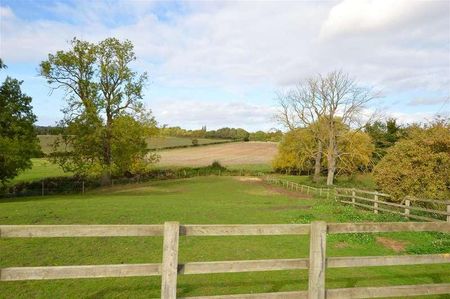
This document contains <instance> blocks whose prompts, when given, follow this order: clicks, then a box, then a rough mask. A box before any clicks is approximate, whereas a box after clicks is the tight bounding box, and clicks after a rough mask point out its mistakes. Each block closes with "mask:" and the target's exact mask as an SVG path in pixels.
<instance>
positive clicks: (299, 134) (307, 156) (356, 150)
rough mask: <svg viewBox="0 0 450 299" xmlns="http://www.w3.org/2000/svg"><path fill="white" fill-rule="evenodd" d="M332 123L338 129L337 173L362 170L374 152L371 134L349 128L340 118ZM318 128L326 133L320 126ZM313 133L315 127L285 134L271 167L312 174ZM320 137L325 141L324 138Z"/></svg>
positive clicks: (314, 139)
mask: <svg viewBox="0 0 450 299" xmlns="http://www.w3.org/2000/svg"><path fill="white" fill-rule="evenodd" d="M313 125H317V124H313ZM335 126H336V128H338V129H339V132H340V133H339V134H340V138H339V144H338V148H339V150H340V152H339V155H338V160H337V165H336V173H337V174H338V175H340V174H353V173H354V172H356V171H361V170H365V169H366V168H367V167H368V166H369V165H370V164H371V156H372V152H373V145H372V142H371V138H370V136H369V135H368V134H366V133H364V132H361V131H354V130H350V129H349V128H348V127H346V126H345V125H344V124H342V122H340V121H339V120H336V123H335ZM321 130H323V131H324V132H325V128H324V127H323V126H321ZM316 133H317V130H315V129H311V128H301V129H295V130H292V131H289V132H288V133H286V134H285V136H284V137H283V140H282V141H281V143H280V145H279V148H278V155H277V156H276V158H275V159H274V161H273V167H274V168H275V169H278V170H280V169H285V170H289V171H294V172H298V173H308V174H309V173H314V171H315V168H316V167H315V165H316V153H317V152H316V150H317V142H318V141H317V134H316ZM320 134H324V133H323V132H322V133H320ZM321 139H322V141H325V142H326V141H327V139H326V138H322V137H321ZM327 162H328V161H327V159H326V157H322V159H321V164H322V165H324V166H326V164H327Z"/></svg>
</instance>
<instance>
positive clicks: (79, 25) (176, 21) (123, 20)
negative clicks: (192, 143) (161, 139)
mask: <svg viewBox="0 0 450 299" xmlns="http://www.w3.org/2000/svg"><path fill="white" fill-rule="evenodd" d="M105 3H106V2H102V1H90V2H88V1H81V2H77V3H76V6H75V7H69V6H68V5H65V4H61V3H60V4H58V5H54V6H49V7H48V8H47V9H49V10H51V11H52V12H53V13H55V14H59V15H60V16H65V15H69V12H71V13H70V15H72V16H73V17H72V19H71V22H64V21H56V20H53V21H50V20H43V19H39V20H35V21H28V20H27V21H26V20H22V19H20V18H18V17H16V16H14V14H13V12H12V11H11V10H10V9H9V8H7V7H3V8H2V9H1V14H2V16H3V15H5V16H6V15H7V16H8V17H2V20H1V47H0V50H1V56H2V58H4V61H5V62H6V63H7V64H11V63H15V62H29V63H33V64H35V65H36V66H37V64H38V63H39V62H40V61H41V60H42V59H45V57H46V55H47V54H48V53H50V52H55V51H56V50H58V49H63V48H66V47H67V43H66V41H67V40H70V39H71V38H72V37H74V36H77V37H80V38H83V39H88V40H91V41H98V40H101V39H103V38H105V37H107V36H116V37H119V38H128V39H130V40H131V41H132V42H133V43H134V45H135V49H136V53H137V55H138V61H137V63H138V65H137V67H138V68H139V69H140V70H146V71H148V72H149V74H150V77H151V80H152V84H153V85H164V86H166V87H167V86H170V87H173V88H174V89H176V88H179V87H182V88H184V87H186V86H189V87H198V88H202V87H205V86H206V87H209V88H217V89H218V90H235V89H237V90H256V89H258V88H260V87H261V86H263V87H264V88H265V89H271V88H273V89H274V90H275V89H278V88H280V87H284V86H286V85H291V84H293V83H296V82H297V81H299V80H301V79H303V78H304V77H306V76H309V75H312V74H317V73H319V72H328V71H330V70H333V69H343V70H344V71H347V72H349V73H350V74H351V75H352V76H353V77H355V78H357V79H358V80H359V81H360V82H361V83H362V84H367V85H372V86H375V87H376V88H377V89H381V90H383V92H384V93H385V94H389V95H391V94H395V93H396V92H404V91H405V90H411V91H414V90H421V91H422V92H421V94H425V93H426V91H433V92H437V93H440V94H444V95H447V94H448V93H449V89H448V86H449V85H450V55H449V51H450V2H448V1H416V0H411V1H407V0H396V1H384V0H377V1H364V0H358V1H348V0H346V1H342V2H326V1H318V2H309V1H307V2H304V1H281V2H276V1H273V2H268V1H265V2H264V1H262V2H253V1H241V2H234V1H233V2H231V1H230V2H227V1H223V2H197V1H194V2H184V3H182V5H183V6H185V7H183V12H182V13H177V12H172V13H169V17H170V20H162V19H161V17H160V16H159V15H158V12H157V11H156V10H155V6H156V4H155V3H154V2H146V1H145V2H144V1H118V2H117V3H116V5H111V3H108V5H106V4H105ZM62 19H63V18H61V20H62ZM150 89H151V86H150ZM271 97H272V94H269V95H266V98H265V100H266V102H267V101H268V99H270V98H271ZM175 98H176V97H175ZM155 100H156V101H159V103H163V102H164V105H165V106H167V107H169V106H170V107H172V110H171V111H168V112H165V111H166V110H164V109H162V108H161V109H160V108H154V110H155V112H159V111H160V112H161V113H166V114H164V115H165V116H164V119H166V120H167V121H162V122H170V123H171V124H176V123H180V124H181V123H185V122H184V119H186V122H189V123H190V124H193V123H194V122H195V119H191V118H190V116H188V115H187V113H185V114H183V112H184V110H183V109H191V110H189V111H193V112H192V114H195V115H197V116H198V117H200V118H201V119H202V118H205V119H206V118H207V116H204V115H202V114H201V113H200V111H197V109H196V105H200V106H199V107H203V108H204V109H206V110H208V109H209V110H212V111H218V110H217V108H216V107H215V104H211V105H212V107H210V106H208V105H206V104H207V103H206V102H201V103H198V102H196V101H195V100H194V99H189V100H185V101H177V104H176V105H174V104H173V103H171V102H169V100H167V101H165V100H164V99H163V98H159V99H155ZM211 101H212V102H216V101H215V100H214V99H211ZM239 101H242V102H243V103H244V104H245V105H249V106H250V107H253V106H252V105H253V104H250V101H248V102H245V100H244V99H242V100H241V99H239ZM253 102H254V101H253ZM189 103H190V104H189ZM222 105H224V104H222ZM162 106H163V105H162V104H161V107H162ZM180 107H182V108H180ZM225 108H226V107H224V109H225ZM253 108H254V107H253ZM253 108H252V109H253ZM252 109H250V108H248V109H247V110H246V111H247V112H248V113H249V115H251V114H252V113H250V110H252ZM265 109H268V110H270V109H271V108H270V107H268V106H267V105H266V108H265ZM174 111H179V112H174ZM186 111H188V110H186ZM254 113H260V112H254ZM155 114H157V113H155ZM263 114H264V113H263ZM214 115H215V116H214V117H212V118H208V119H211V121H213V119H215V118H216V117H230V118H229V119H230V122H233V123H236V124H237V122H236V121H237V119H236V118H234V117H232V116H227V113H224V114H223V116H220V113H218V112H217V113H216V112H215V114H214ZM242 115H245V113H243V114H242ZM157 116H158V118H159V114H157ZM171 118H173V121H170V120H171ZM255 119H256V120H258V121H260V125H262V126H264V125H265V119H266V118H265V117H262V118H258V117H256V118H255ZM255 119H254V120H248V121H249V122H251V123H253V124H256V120H255ZM175 120H176V121H175ZM226 121H227V120H225V122H226ZM245 121H247V120H245ZM195 125H196V126H197V124H195ZM198 125H199V126H201V125H202V124H201V123H199V124H198ZM230 126H231V124H230ZM255 126H256V125H255Z"/></svg>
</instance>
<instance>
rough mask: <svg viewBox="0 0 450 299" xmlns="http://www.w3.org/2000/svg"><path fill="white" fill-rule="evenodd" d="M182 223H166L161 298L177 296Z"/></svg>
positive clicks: (172, 298)
mask: <svg viewBox="0 0 450 299" xmlns="http://www.w3.org/2000/svg"><path fill="white" fill-rule="evenodd" d="M179 238H180V224H179V223H178V222H166V223H164V245H163V261H162V269H161V272H162V273H161V275H162V278H161V299H176V298H177V272H178V242H179Z"/></svg>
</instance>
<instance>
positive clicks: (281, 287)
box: [0, 176, 450, 298]
mask: <svg viewBox="0 0 450 299" xmlns="http://www.w3.org/2000/svg"><path fill="white" fill-rule="evenodd" d="M171 220H172V221H179V222H180V223H186V224H202V223H204V224H255V223H268V224H270V223H310V222H311V221H313V220H325V221H328V222H355V221H403V218H400V217H396V216H390V215H383V214H379V215H374V214H373V213H370V212H364V211H359V210H356V209H354V208H352V207H349V206H342V205H339V204H337V203H336V202H334V201H333V200H327V199H326V198H311V197H309V196H307V195H304V194H300V193H297V192H291V191H287V190H285V189H281V188H279V187H276V186H272V185H268V184H265V183H263V182H261V181H259V180H258V179H252V178H249V177H215V176H211V177H199V178H191V179H182V180H167V181H156V182H150V183H145V184H137V185H127V186H115V187H112V188H104V189H98V190H95V191H91V192H89V193H87V194H86V195H84V196H81V195H68V196H52V197H34V198H30V197H29V198H19V199H2V200H0V224H161V223H163V222H164V221H171ZM449 245H450V238H449V236H448V234H447V235H446V234H438V233H377V234H352V235H345V234H344V235H330V236H329V238H328V244H327V255H328V256H355V255H363V256H370V255H397V254H406V253H409V254H414V253H421V254H425V253H446V252H447V253H448V252H449V248H450V246H449ZM161 250H162V238H161V237H137V238H134V237H115V238H112V237H106V238H91V237H90V238H53V239H52V238H42V239H40V238H37V239H26V238H25V239H19V238H11V239H0V268H2V267H11V266H52V265H86V264H120V263H151V262H160V261H161V255H162V252H161ZM308 252H309V237H308V236H252V237H242V236H234V237H189V238H186V237H181V239H180V262H181V263H182V262H187V261H214V260H243V259H269V258H302V257H307V256H308ZM448 273H450V265H449V264H443V265H442V264H441V265H426V266H425V265H424V266H390V267H370V268H359V269H358V270H357V271H355V270H354V269H352V268H341V269H330V270H328V271H327V286H328V287H332V288H337V287H356V286H383V285H401V284H422V283H441V282H450V276H449V275H448ZM307 284H308V280H307V271H305V270H296V271H274V272H253V273H238V274H210V275H203V274H202V275H184V276H180V277H179V283H178V286H179V288H178V295H179V296H195V295H215V294H217V295H218V294H233V293H235V294H237V293H256V292H277V291H290V290H302V289H306V288H307ZM159 288H160V278H159V277H142V278H140V277H138V278H100V279H78V280H70V279H69V280H54V281H27V282H1V283H0V298H12V297H14V298H30V297H31V298H74V297H77V298H78V297H84V298H123V297H125V298H149V297H150V298H157V297H159ZM427 298H444V297H443V296H441V297H439V296H435V297H427Z"/></svg>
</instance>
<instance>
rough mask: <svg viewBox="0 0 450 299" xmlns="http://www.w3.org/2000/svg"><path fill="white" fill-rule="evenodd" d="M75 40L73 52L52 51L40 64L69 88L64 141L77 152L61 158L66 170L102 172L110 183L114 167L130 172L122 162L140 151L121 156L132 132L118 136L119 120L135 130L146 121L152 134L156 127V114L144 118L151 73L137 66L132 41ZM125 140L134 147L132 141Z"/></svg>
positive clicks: (52, 80) (58, 85)
mask: <svg viewBox="0 0 450 299" xmlns="http://www.w3.org/2000/svg"><path fill="white" fill-rule="evenodd" d="M70 44H71V48H70V50H68V51H58V52H56V54H49V56H48V59H47V60H46V61H43V62H42V63H41V64H40V73H41V75H42V76H43V77H45V78H46V79H47V81H48V83H49V84H50V86H51V87H52V88H53V89H63V90H65V91H66V100H67V103H68V106H67V108H66V109H64V113H65V118H64V120H63V122H62V125H63V126H64V127H66V128H67V134H65V136H64V138H62V140H61V142H64V143H65V144H66V145H67V148H68V149H69V148H72V152H71V154H68V153H65V154H62V153H60V155H59V157H58V156H57V157H55V159H56V160H57V161H58V162H59V164H61V165H62V166H63V167H64V168H65V169H71V170H74V171H75V172H77V173H80V174H85V173H86V172H89V171H91V172H94V173H97V172H101V174H102V179H103V183H104V184H107V183H109V181H110V178H111V173H112V171H119V170H120V171H124V169H123V167H122V166H123V165H121V166H120V165H119V162H118V161H124V160H127V161H131V160H130V159H131V157H132V156H133V155H134V154H135V153H136V151H129V155H130V156H129V157H127V158H125V157H124V155H126V153H121V154H120V155H119V156H120V159H117V160H116V157H115V156H114V150H113V148H115V147H116V145H117V144H121V143H123V140H122V139H120V137H123V138H125V139H126V140H128V141H130V140H129V139H128V138H129V137H130V136H126V134H125V135H124V134H118V133H117V131H115V127H117V125H115V123H116V122H119V121H121V122H123V121H125V119H126V121H127V122H128V123H129V124H130V125H132V126H133V128H134V127H135V126H136V125H138V124H140V125H141V126H142V127H141V129H142V132H152V130H150V128H151V127H152V126H155V121H154V119H153V117H151V116H150V115H148V114H147V117H146V121H140V120H141V119H140V118H139V116H140V115H144V114H145V109H144V106H143V103H142V98H143V87H144V85H145V83H146V80H147V74H146V73H143V74H138V73H136V72H135V71H133V70H132V69H131V67H130V64H131V63H132V62H133V61H134V60H136V56H135V53H134V51H133V45H132V43H131V42H130V41H128V40H126V41H124V42H121V41H119V40H117V39H115V38H107V39H105V40H104V41H102V42H100V43H98V44H92V43H89V42H86V41H81V40H78V39H76V38H74V39H73V40H72V41H71V43H70ZM131 119H134V120H135V121H136V122H132V121H131ZM148 126H150V127H148ZM146 137H148V136H142V135H138V136H136V138H137V140H134V141H135V142H136V144H138V145H139V146H140V150H138V151H137V152H140V153H141V154H139V155H138V156H140V157H143V156H144V155H143V154H142V153H143V152H145V151H146V144H145V142H142V140H143V139H145V138H146ZM123 144H127V147H131V145H130V144H129V143H123ZM116 148H117V147H116ZM116 154H117V152H116Z"/></svg>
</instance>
